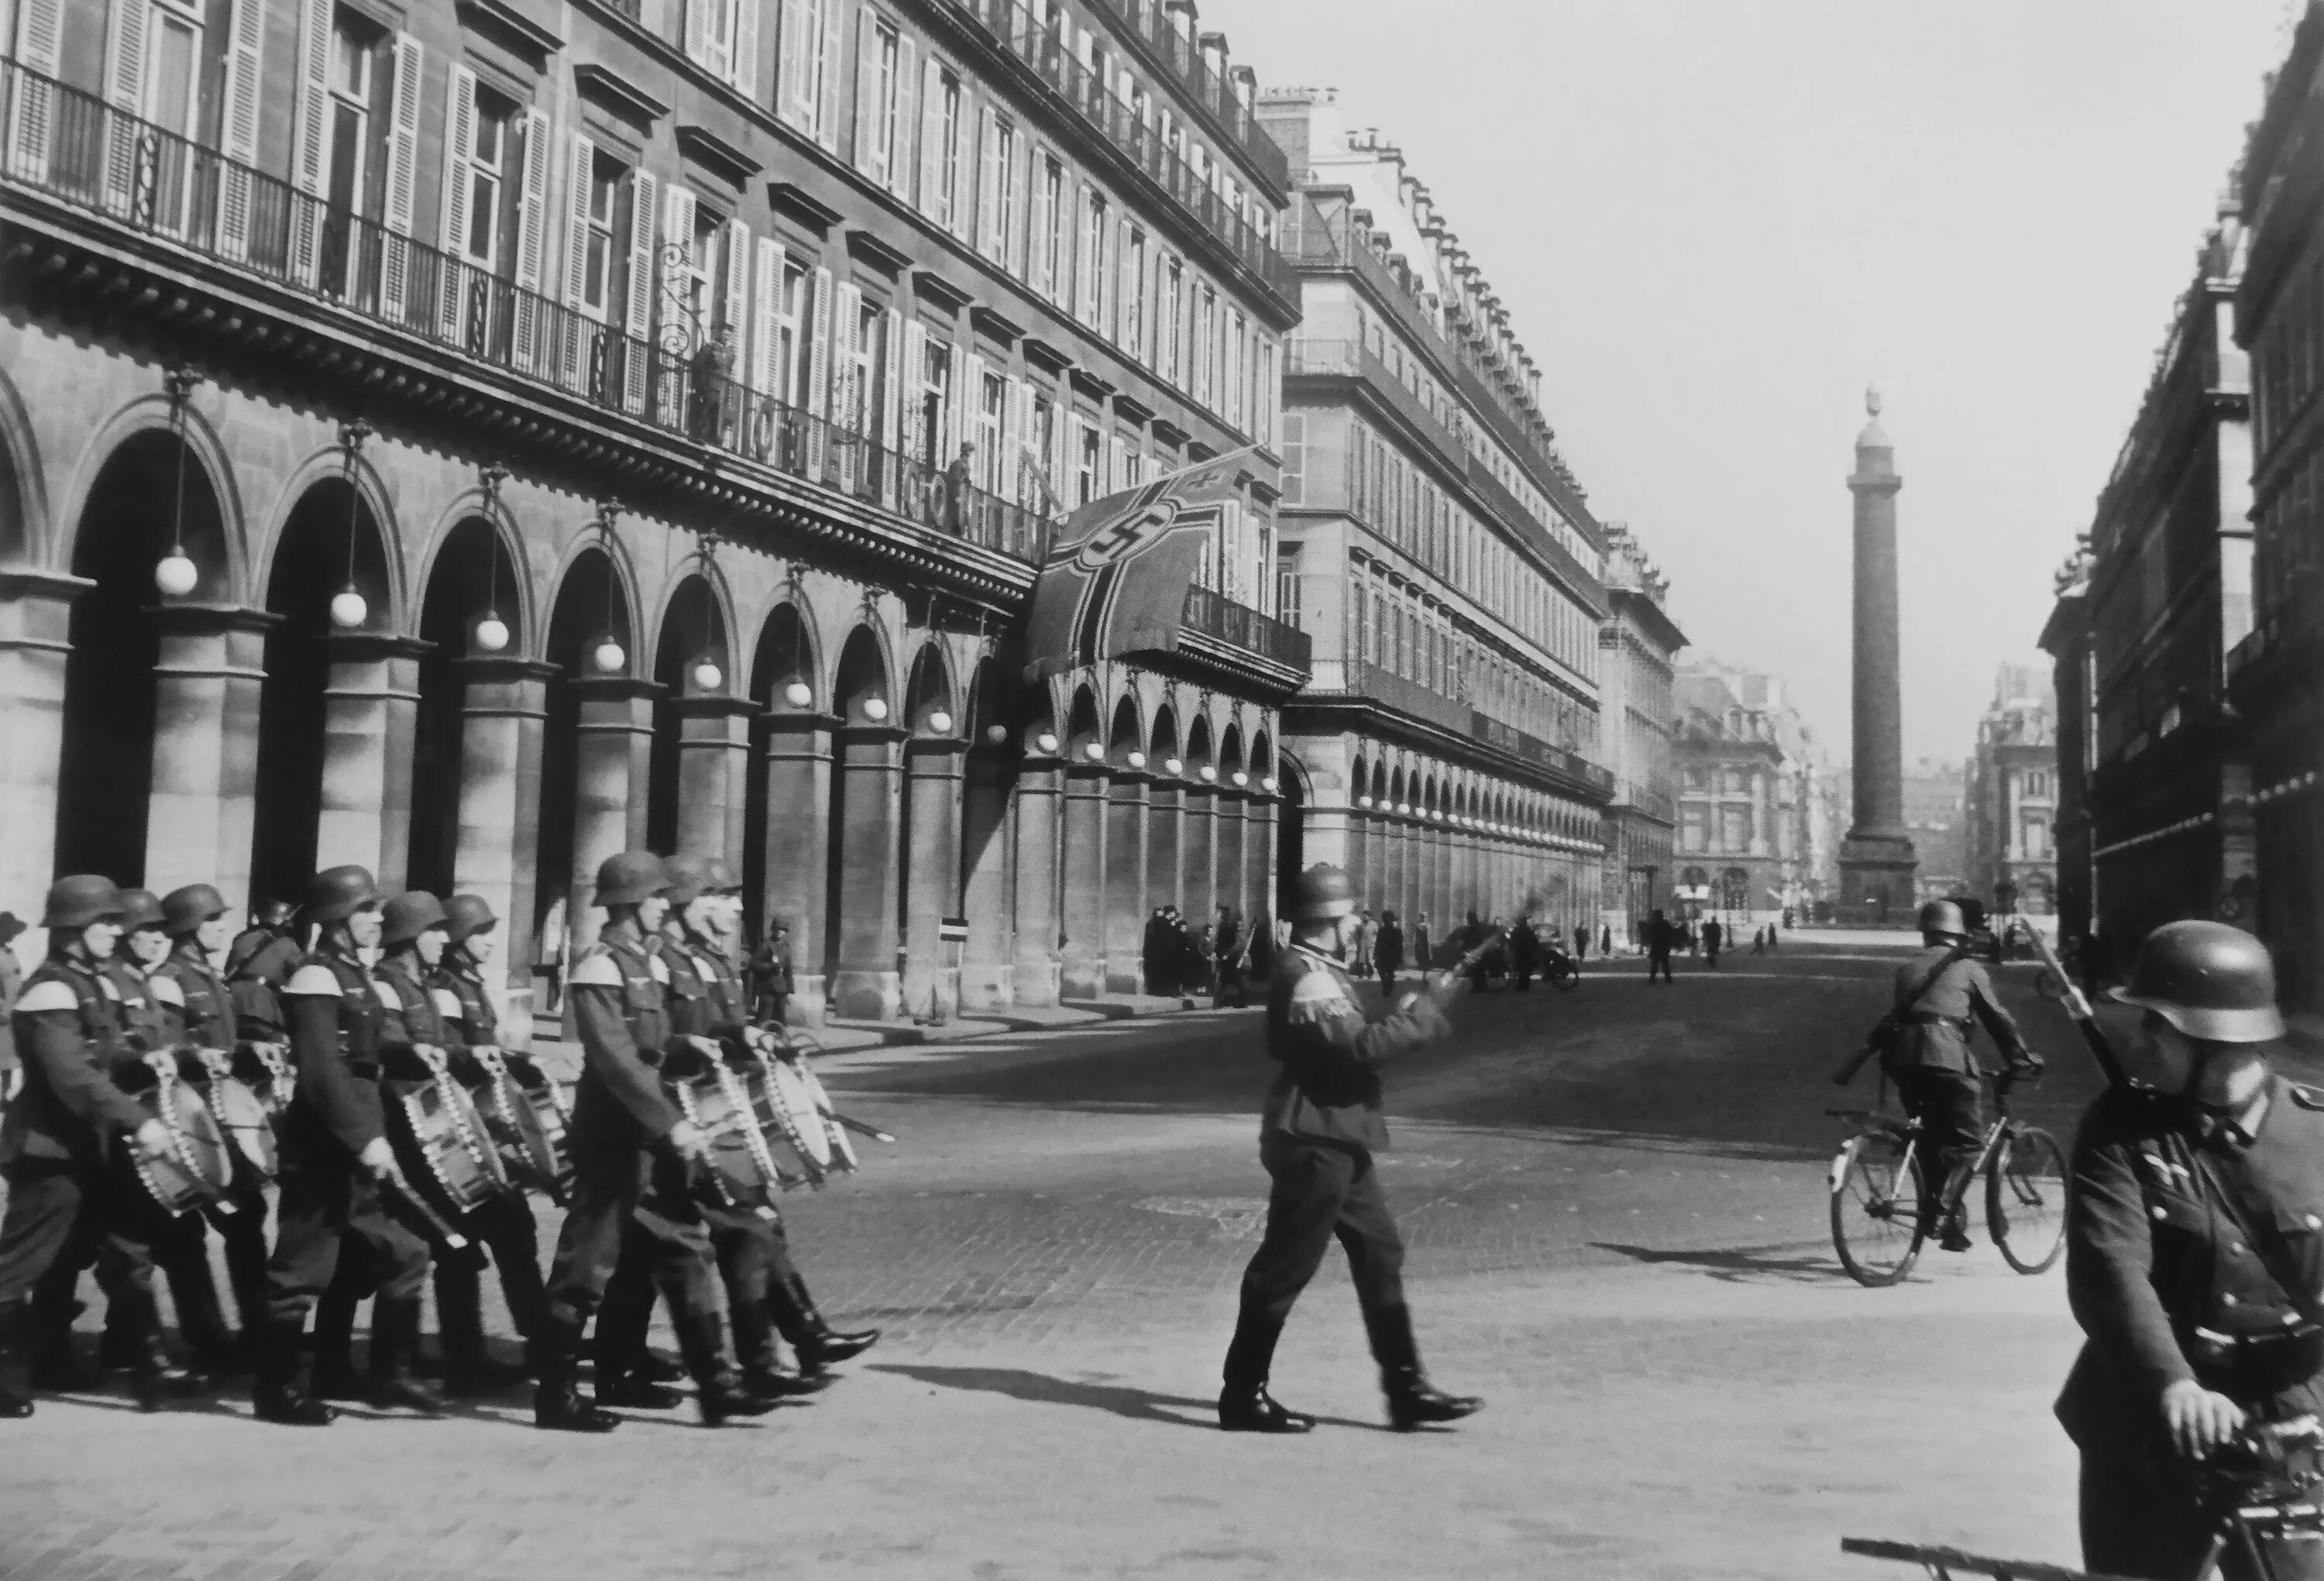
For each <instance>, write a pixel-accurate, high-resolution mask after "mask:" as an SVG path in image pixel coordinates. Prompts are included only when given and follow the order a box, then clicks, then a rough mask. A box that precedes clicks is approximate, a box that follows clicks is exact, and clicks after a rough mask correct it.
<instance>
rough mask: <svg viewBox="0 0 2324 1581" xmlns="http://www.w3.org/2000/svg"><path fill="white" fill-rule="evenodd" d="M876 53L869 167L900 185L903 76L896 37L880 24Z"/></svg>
mask: <svg viewBox="0 0 2324 1581" xmlns="http://www.w3.org/2000/svg"><path fill="white" fill-rule="evenodd" d="M878 32H879V40H878V42H877V44H876V46H875V47H876V49H877V51H878V53H877V55H876V57H875V60H874V65H873V68H872V93H873V95H874V96H875V97H873V99H872V115H871V159H872V167H873V169H875V170H885V171H887V172H888V179H889V181H890V183H891V184H895V185H900V184H901V182H900V178H899V176H898V174H897V169H896V119H897V112H898V110H899V108H900V107H901V100H902V96H903V87H904V85H903V76H902V72H901V69H900V67H899V60H898V56H899V53H900V52H901V51H902V49H903V41H902V40H901V39H899V38H898V37H897V34H896V30H895V28H894V26H893V25H892V24H890V23H885V22H882V23H880V25H879V29H878Z"/></svg>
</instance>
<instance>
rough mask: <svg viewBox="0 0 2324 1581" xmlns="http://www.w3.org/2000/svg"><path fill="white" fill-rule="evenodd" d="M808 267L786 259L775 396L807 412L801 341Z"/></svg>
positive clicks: (779, 299) (779, 297)
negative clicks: (805, 409)
mask: <svg viewBox="0 0 2324 1581" xmlns="http://www.w3.org/2000/svg"><path fill="white" fill-rule="evenodd" d="M811 289H812V288H811V287H810V286H809V284H808V275H807V265H806V264H804V263H800V262H796V261H795V260H792V259H789V258H786V259H784V260H783V283H782V289H781V290H779V291H778V292H777V293H776V296H775V366H774V372H773V378H774V389H773V391H772V393H773V395H774V397H775V399H776V400H780V401H784V402H787V403H788V404H789V405H792V406H796V407H799V408H801V409H804V408H805V407H806V406H807V358H806V357H805V356H804V355H803V354H801V347H802V346H803V345H805V341H804V339H803V338H802V335H803V330H804V327H805V326H806V324H807V308H808V305H809V304H808V302H807V293H808V291H809V290H811Z"/></svg>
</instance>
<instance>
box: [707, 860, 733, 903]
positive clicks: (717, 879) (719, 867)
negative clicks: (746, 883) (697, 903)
mask: <svg viewBox="0 0 2324 1581" xmlns="http://www.w3.org/2000/svg"><path fill="white" fill-rule="evenodd" d="M702 865H703V867H704V868H705V869H707V871H708V874H709V878H710V882H709V885H708V887H709V889H710V892H711V893H712V894H714V895H728V894H732V893H733V892H734V891H735V890H738V889H740V888H742V879H741V878H737V877H736V876H735V873H734V864H733V863H732V862H730V861H728V860H727V859H725V858H724V857H705V858H703V859H702Z"/></svg>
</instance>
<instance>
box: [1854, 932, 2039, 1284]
mask: <svg viewBox="0 0 2324 1581" xmlns="http://www.w3.org/2000/svg"><path fill="white" fill-rule="evenodd" d="M1920 924H1921V942H1922V950H1921V952H1920V953H1919V954H1918V955H1915V956H1914V957H1913V959H1912V960H1910V961H1906V962H1905V963H1904V965H1902V966H1900V967H1898V968H1897V969H1896V987H1895V1006H1894V1007H1893V1008H1892V1009H1891V1010H1890V1011H1889V1013H1888V1019H1889V1022H1890V1023H1891V1024H1893V1025H1894V1027H1895V1030H1894V1031H1893V1032H1892V1033H1891V1034H1888V1035H1887V1036H1886V1037H1885V1038H1884V1039H1883V1040H1882V1042H1881V1048H1880V1068H1881V1071H1883V1073H1885V1074H1886V1076H1887V1078H1888V1080H1891V1081H1893V1082H1895V1084H1896V1098H1897V1100H1898V1101H1899V1102H1901V1103H1902V1104H1903V1105H1904V1112H1905V1113H1906V1114H1908V1115H1910V1116H1912V1117H1914V1119H1916V1120H1918V1121H1919V1122H1920V1125H1921V1134H1922V1135H1924V1136H1926V1137H1927V1138H1929V1140H1930V1142H1931V1143H1932V1144H1933V1145H1934V1146H1935V1148H1936V1150H1937V1157H1938V1159H1939V1160H1940V1162H1941V1163H1942V1164H1943V1166H1944V1167H1943V1169H1942V1170H1941V1171H1940V1172H1936V1173H1935V1175H1934V1176H1933V1178H1932V1179H1930V1180H1929V1181H1928V1192H1929V1196H1928V1199H1927V1208H1926V1209H1925V1210H1926V1211H1928V1212H1931V1213H1934V1212H1935V1211H1936V1210H1937V1203H1938V1202H1939V1201H1940V1200H1941V1199H1942V1197H1943V1194H1944V1190H1945V1188H1946V1185H1947V1184H1948V1183H1949V1182H1950V1181H1951V1179H1952V1177H1953V1175H1954V1174H1955V1173H1956V1172H1959V1171H1960V1170H1964V1169H1967V1168H1968V1167H1969V1165H1970V1164H1971V1163H1975V1162H1976V1161H1977V1151H1978V1147H1979V1146H1980V1145H1981V1144H1983V1142H1984V1140H1985V1088H1984V1085H1983V1082H1984V1073H1983V1071H1982V1070H1981V1069H1980V1068H1979V1066H1978V1062H1977V1058H1976V1056H1975V1055H1974V1054H1972V1053H1971V1052H1969V1034H1970V1032H1971V1031H1972V1029H1973V1028H1974V1027H1975V1025H1976V1024H1977V1023H1978V1022H1980V1021H1981V1022H1983V1023H1984V1024H1985V1030H1986V1032H1987V1034H1989V1035H1990V1036H1991V1037H1992V1039H1993V1041H1994V1043H1995V1044H1996V1045H1997V1046H1998V1047H1999V1048H2000V1050H2001V1052H2002V1053H2003V1055H2004V1056H2005V1057H2006V1059H2007V1061H2008V1062H2009V1070H2010V1072H2011V1073H2012V1074H2013V1075H2021V1074H2026V1073H2030V1072H2032V1071H2036V1070H2038V1068H2039V1066H2040V1062H2039V1061H2038V1060H2036V1059H2034V1058H2033V1054H2032V1052H2030V1051H2029V1050H2028V1049H2027V1048H2026V1046H2025V1036H2024V1034H2023V1033H2021V1032H2019V1031H2018V1030H2017V1023H2016V1022H2015V1021H2014V1020H2012V1019H2011V1018H2010V1015H2009V1012H2008V1011H2006V1010H2005V1009H2003V1008H2002V1007H2001V1001H2000V1000H1999V999H1998V998H1997V997H1995V995H1994V992H1993V979H1990V978H1988V977H1987V976H1986V974H1985V968H1984V967H1982V966H1980V965H1978V963H1977V962H1976V961H1972V960H1970V959H1969V955H1968V954H1967V953H1966V951H1964V950H1963V948H1962V945H1963V943H1964V942H1965V941H1966V940H1967V938H1968V936H1969V924H1968V923H1967V922H1966V921H1964V920H1963V918H1962V916H1961V908H1960V906H1958V905H1954V904H1953V903H1952V902H1951V901H1950V900H1932V901H1930V902H1929V903H1928V904H1927V905H1923V907H1921V915H1920ZM1965 1218H1966V1213H1965V1211H1964V1210H1961V1209H1956V1210H1955V1211H1954V1212H1951V1213H1950V1214H1947V1215H1945V1218H1944V1223H1943V1225H1942V1227H1941V1229H1942V1236H1941V1239H1940V1240H1939V1242H1938V1245H1941V1246H1942V1247H1943V1248H1944V1249H1945V1250H1946V1251H1948V1252H1966V1251H1968V1250H1969V1228H1968V1226H1967V1224H1966V1223H1965V1222H1964V1220H1965Z"/></svg>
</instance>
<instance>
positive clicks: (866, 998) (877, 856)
mask: <svg viewBox="0 0 2324 1581" xmlns="http://www.w3.org/2000/svg"><path fill="white" fill-rule="evenodd" d="M834 742H835V748H836V751H837V757H838V772H839V775H840V777H841V785H840V793H839V806H840V820H841V822H840V827H838V828H837V829H835V830H833V831H832V838H833V839H834V840H836V841H838V842H839V939H838V946H839V951H838V970H836V971H835V972H834V973H833V975H832V981H831V1005H832V1007H833V1008H834V1009H835V1010H836V1011H837V1012H838V1013H839V1014H840V1015H842V1016H857V1017H862V1018H864V1019H868V1020H875V1021H892V1020H894V1019H895V1018H896V1016H897V1015H898V1013H899V1010H900V1009H901V1007H902V1003H903V999H902V994H903V982H902V977H901V974H900V972H899V968H898V957H897V946H898V943H899V928H898V920H899V919H898V917H897V915H896V912H897V904H898V896H897V893H896V876H897V875H896V865H897V859H898V838H897V837H898V835H899V833H900V832H901V831H900V829H899V823H900V821H901V813H902V811H903V778H904V731H902V730H901V729H900V728H899V727H898V726H895V725H861V724H859V725H846V726H843V727H842V728H841V729H840V730H839V731H837V732H836V734H835V737H834Z"/></svg>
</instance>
